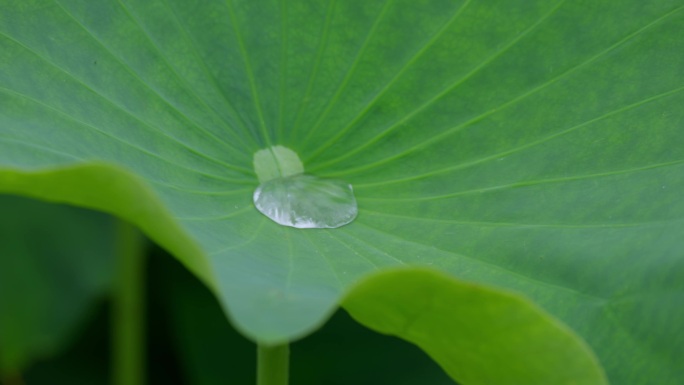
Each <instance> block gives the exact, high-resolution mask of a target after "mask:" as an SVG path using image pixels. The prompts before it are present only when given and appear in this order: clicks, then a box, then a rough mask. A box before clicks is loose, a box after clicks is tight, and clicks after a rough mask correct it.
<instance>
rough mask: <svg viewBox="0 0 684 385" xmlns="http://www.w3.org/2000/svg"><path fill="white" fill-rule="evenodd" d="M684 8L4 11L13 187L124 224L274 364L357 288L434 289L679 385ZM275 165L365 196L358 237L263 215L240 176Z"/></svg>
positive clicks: (2, 65)
mask: <svg viewBox="0 0 684 385" xmlns="http://www.w3.org/2000/svg"><path fill="white" fill-rule="evenodd" d="M682 8H684V6H682V4H681V0H656V1H649V2H643V1H636V0H626V1H620V2H616V1H607V0H606V1H579V0H574V1H572V0H567V1H542V0H499V1H495V0H488V1H451V0H449V1H446V0H444V1H440V0H423V1H409V0H387V1H360V0H359V1H356V0H354V1H346V0H345V1H335V0H330V1H328V2H322V1H314V0H311V1H305V0H298V1H281V2H276V1H274V0H263V1H246V0H245V1H237V0H236V1H204V2H201V3H199V2H187V1H180V0H177V1H174V0H168V1H142V0H138V1H132V0H127V1H126V0H124V1H120V2H114V1H101V2H89V1H85V0H82V1H76V0H61V1H55V2H47V1H37V0H36V1H19V0H11V1H9V2H8V3H6V5H5V6H4V7H3V11H2V12H0V106H1V107H0V108H1V109H0V112H1V113H0V165H1V167H2V168H3V169H4V170H5V171H4V172H3V173H2V178H0V181H1V182H0V185H1V186H2V189H4V190H8V191H14V192H20V193H30V194H33V195H35V196H41V197H44V198H49V199H56V200H63V201H69V202H72V203H78V204H81V205H86V206H90V207H97V208H99V209H102V210H109V211H111V212H115V213H119V215H122V216H125V217H127V218H130V219H131V220H133V221H135V222H136V223H137V224H138V225H139V226H140V227H141V228H143V229H144V230H145V231H146V232H147V233H148V234H149V235H150V236H151V237H153V238H154V239H155V240H157V241H158V242H159V243H161V244H162V245H164V246H165V247H167V248H168V249H169V250H171V251H173V252H174V254H176V255H177V256H178V257H179V258H181V260H183V261H184V262H185V263H186V264H187V265H188V266H189V267H191V268H192V269H193V271H195V272H196V273H198V274H199V275H200V276H201V277H202V278H203V279H204V280H205V282H207V283H208V284H210V285H211V286H212V287H213V288H214V290H215V291H216V292H217V293H218V294H219V296H220V298H221V300H222V302H223V304H224V305H225V306H226V307H227V309H228V311H229V313H230V314H231V316H232V317H233V319H234V321H235V323H236V326H238V327H239V328H240V329H241V330H242V331H243V332H244V333H245V334H247V335H248V336H251V337H252V338H256V339H259V340H261V341H265V342H276V341H282V340H284V339H291V338H296V337H298V336H301V335H304V334H306V333H308V332H310V331H311V330H312V329H313V328H315V327H316V326H317V325H318V324H320V322H322V321H323V320H324V319H325V317H326V316H327V314H329V313H330V312H331V311H332V309H333V308H334V306H335V304H336V302H337V301H338V300H339V298H340V297H341V296H342V295H343V294H344V293H345V292H346V291H347V290H349V289H350V288H351V287H352V286H353V285H354V284H355V283H356V282H358V280H359V278H360V277H361V276H364V275H367V274H371V273H372V272H374V271H376V270H378V269H383V268H386V267H391V266H400V265H409V266H418V265H421V266H431V267H434V268H436V269H440V270H443V271H445V272H448V273H449V274H451V275H453V276H455V277H458V278H461V279H465V280H470V281H475V282H478V283H480V284H488V285H494V286H497V287H500V288H505V289H507V290H514V291H517V292H519V293H522V294H524V295H526V296H527V297H529V298H531V299H532V300H533V301H535V302H536V303H537V304H539V305H540V306H541V307H543V308H544V309H545V310H546V311H548V312H550V313H551V314H552V315H554V316H555V317H557V318H559V319H561V320H563V321H564V322H565V323H567V324H568V325H569V326H571V327H572V328H573V329H574V330H575V331H577V332H578V333H579V334H580V335H582V336H583V337H584V338H585V339H586V340H587V341H588V343H589V344H590V345H591V347H592V348H593V349H594V350H595V351H596V353H597V354H598V356H599V358H600V359H601V361H602V363H603V364H604V366H605V367H606V370H607V372H608V374H609V377H610V379H611V381H612V382H614V383H616V384H642V383H653V382H657V383H659V384H676V383H678V382H679V381H680V379H681V378H682V376H684V368H683V367H682V366H681V365H680V364H679V362H678V361H677V360H678V357H681V356H682V355H683V354H684V333H682V332H681V328H680V325H681V324H682V323H683V322H684V279H682V277H684V258H682V251H681V250H682V249H684V237H682V230H683V229H684V222H683V218H684V202H682V199H681V196H682V194H681V191H682V188H684V178H682V177H681V176H682V175H684V129H683V126H684V109H682V108H681V106H682V105H684V92H682V91H684V72H683V71H684V65H683V63H684V39H683V38H682V25H684V11H682ZM277 144H279V145H284V146H286V147H288V148H291V149H293V150H294V151H296V152H297V153H298V154H299V155H300V157H301V158H302V159H303V160H304V166H305V169H306V171H307V172H309V173H312V174H314V175H317V176H321V177H334V178H338V179H343V180H345V181H347V182H349V183H352V184H353V186H354V188H355V192H356V197H357V201H358V204H359V216H358V218H357V219H356V221H355V222H353V223H352V224H350V225H347V226H345V227H343V228H339V229H333V230H296V229H291V228H285V227H281V226H279V225H277V224H275V223H273V222H271V221H270V220H269V219H267V218H266V217H264V216H263V215H261V214H259V213H258V212H257V211H256V209H255V208H254V207H253V205H252V202H251V194H252V191H253V190H254V188H256V185H257V178H256V176H255V175H254V172H253V170H252V164H251V162H252V155H253V154H254V153H255V152H256V151H258V150H259V149H261V148H264V147H268V146H270V145H277ZM93 162H97V163H96V164H91V163H93ZM103 163H105V164H111V165H113V166H114V167H112V166H103V165H102V164H103ZM74 164H78V165H79V166H74ZM58 168H59V175H61V176H63V177H64V178H66V179H62V178H59V177H58V176H57V175H58V174H56V173H55V172H53V171H51V170H57V169H58ZM98 170H99V171H102V172H101V173H100V172H98ZM110 177H111V179H112V188H111V189H109V188H108V187H107V186H108V181H109V179H110ZM36 185H37V186H39V188H36ZM117 192H121V194H118V193H117ZM138 213H140V214H141V215H140V216H139V217H138V216H137V215H136V214H138ZM390 289H391V285H389V286H387V290H390ZM422 300H423V299H422V298H420V296H418V295H414V296H409V297H407V298H406V301H407V303H409V304H413V306H416V307H419V306H421V304H422V302H421V301H422ZM445 333H448V331H445Z"/></svg>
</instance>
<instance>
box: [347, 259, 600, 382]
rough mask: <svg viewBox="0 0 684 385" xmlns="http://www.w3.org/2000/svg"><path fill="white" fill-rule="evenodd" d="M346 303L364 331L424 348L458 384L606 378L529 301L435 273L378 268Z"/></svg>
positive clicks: (575, 342) (583, 347) (571, 337)
mask: <svg viewBox="0 0 684 385" xmlns="http://www.w3.org/2000/svg"><path fill="white" fill-rule="evenodd" d="M419 301H420V302H421V303H422V304H423V306H421V307H416V306H414V305H413V304H414V303H415V302H419ZM344 305H345V307H346V308H347V309H348V310H349V312H350V313H351V315H352V316H353V317H355V318H356V319H357V320H358V321H359V322H361V323H363V324H365V325H368V326H369V327H370V328H372V329H375V330H377V331H379V332H382V333H387V334H391V335H395V336H399V337H402V338H404V339H406V340H408V341H411V342H413V343H415V344H417V345H418V346H420V347H422V348H423V349H424V350H425V351H426V352H427V353H428V354H430V355H431V356H432V357H433V358H434V359H435V360H436V361H437V362H438V363H440V364H441V365H442V366H443V367H444V369H445V370H446V371H447V372H448V373H449V374H451V376H452V377H453V378H454V379H456V380H457V381H459V383H462V384H473V385H484V384H489V385H518V384H525V385H536V384H538V385H546V384H557V385H562V384H568V385H570V384H572V385H581V384H586V385H598V384H606V383H607V382H606V379H605V376H604V374H603V371H602V369H601V367H600V365H598V363H597V361H596V360H595V359H594V358H593V355H592V353H591V351H590V350H589V348H588V347H587V346H586V345H584V344H583V343H581V342H579V340H578V339H577V338H576V337H575V336H574V335H573V333H572V332H570V331H569V330H567V329H566V328H564V327H560V326H558V324H557V323H555V322H553V320H552V319H550V318H549V317H548V316H547V315H545V314H543V313H542V312H540V311H539V309H537V308H536V307H535V306H533V305H532V304H530V303H529V302H528V301H526V300H524V299H522V298H520V297H518V296H514V295H509V294H503V293H500V292H498V291H496V290H491V289H488V288H484V287H480V286H475V285H470V284H464V283H462V282H458V281H455V280H453V279H450V278H449V277H447V276H445V275H443V274H438V273H436V272H434V271H430V270H405V269H402V270H396V271H389V272H384V273H379V274H377V275H375V276H374V277H373V278H372V279H369V280H365V281H363V282H362V283H360V284H359V285H358V286H357V287H356V288H355V289H354V290H353V291H352V292H351V293H350V295H349V296H348V297H347V298H346V299H345V301H344Z"/></svg>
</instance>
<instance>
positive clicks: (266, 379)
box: [257, 343, 290, 385]
mask: <svg viewBox="0 0 684 385" xmlns="http://www.w3.org/2000/svg"><path fill="white" fill-rule="evenodd" d="M289 365H290V345H288V344H287V343H285V344H283V345H272V346H267V345H261V344H259V346H258V347H257V385H287V383H288V377H289Z"/></svg>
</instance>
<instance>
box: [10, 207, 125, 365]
mask: <svg viewBox="0 0 684 385" xmlns="http://www.w3.org/2000/svg"><path fill="white" fill-rule="evenodd" d="M0 213H1V215H0V378H3V377H5V376H12V375H13V374H16V373H19V372H20V371H22V370H24V369H26V368H27V366H28V365H30V364H31V363H32V361H34V360H36V359H39V358H45V357H46V356H48V355H50V354H54V353H56V352H57V351H58V350H60V349H62V348H64V345H65V344H66V343H67V342H69V341H70V338H71V337H72V336H73V335H74V333H75V329H76V327H77V326H78V324H79V322H82V319H83V317H84V315H85V313H86V312H87V311H88V310H89V307H92V302H93V300H94V299H96V298H97V297H99V296H102V295H104V293H105V292H106V291H107V290H108V289H109V286H110V284H111V280H112V274H111V271H112V268H113V264H114V236H113V234H114V227H113V223H114V222H113V221H112V220H111V218H109V217H107V216H104V215H103V214H100V213H94V212H88V211H85V210H82V209H76V208H73V207H66V206H61V205H54V204H47V203H45V202H39V201H33V200H30V199H27V198H23V197H14V196H6V195H2V196H0Z"/></svg>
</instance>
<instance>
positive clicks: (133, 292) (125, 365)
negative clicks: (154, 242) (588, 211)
mask: <svg viewBox="0 0 684 385" xmlns="http://www.w3.org/2000/svg"><path fill="white" fill-rule="evenodd" d="M117 238H118V239H117V255H116V258H117V260H116V265H117V266H116V275H115V278H114V279H115V282H114V300H113V309H112V326H113V331H112V338H113V341H112V348H113V353H112V360H113V361H112V367H113V377H114V378H113V384H114V385H142V384H143V383H144V382H145V373H144V369H143V368H144V362H145V342H144V334H143V332H144V317H145V309H144V305H145V298H144V297H145V292H144V284H145V282H144V272H145V253H144V251H145V250H144V238H143V236H142V234H140V232H139V231H138V230H137V229H136V228H135V227H134V226H132V225H131V224H129V223H127V222H125V221H123V220H119V221H118V223H117Z"/></svg>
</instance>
